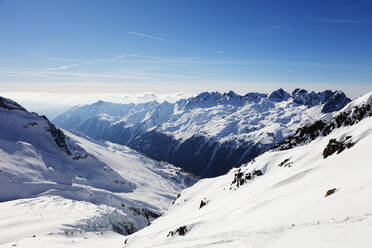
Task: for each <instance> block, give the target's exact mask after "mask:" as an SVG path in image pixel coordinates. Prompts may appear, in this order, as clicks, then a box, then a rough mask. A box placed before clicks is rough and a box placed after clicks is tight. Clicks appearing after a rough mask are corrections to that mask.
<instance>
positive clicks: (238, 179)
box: [230, 168, 263, 189]
mask: <svg viewBox="0 0 372 248" xmlns="http://www.w3.org/2000/svg"><path fill="white" fill-rule="evenodd" d="M262 175H263V172H262V171H261V170H253V171H252V172H248V171H245V172H244V173H243V172H242V171H241V168H240V169H239V170H238V172H237V173H235V174H234V179H233V181H232V182H231V187H230V189H233V188H234V187H233V186H236V188H239V187H240V186H242V185H243V184H245V183H246V182H247V181H249V180H253V179H254V177H256V176H262Z"/></svg>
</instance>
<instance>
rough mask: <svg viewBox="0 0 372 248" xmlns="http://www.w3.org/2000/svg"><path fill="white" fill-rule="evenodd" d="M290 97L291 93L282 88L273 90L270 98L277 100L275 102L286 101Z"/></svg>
mask: <svg viewBox="0 0 372 248" xmlns="http://www.w3.org/2000/svg"><path fill="white" fill-rule="evenodd" d="M290 97H291V95H290V94H289V93H288V92H286V91H285V90H283V89H282V88H280V89H278V90H275V91H273V92H272V93H271V94H270V95H269V99H270V100H271V101H275V102H281V101H286V100H288V99H289V98H290Z"/></svg>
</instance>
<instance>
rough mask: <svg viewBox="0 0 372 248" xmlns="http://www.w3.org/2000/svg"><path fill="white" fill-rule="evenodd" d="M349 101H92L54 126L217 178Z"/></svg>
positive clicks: (308, 96)
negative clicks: (143, 102)
mask: <svg viewBox="0 0 372 248" xmlns="http://www.w3.org/2000/svg"><path fill="white" fill-rule="evenodd" d="M349 102H350V99H349V98H347V97H346V96H345V94H344V93H342V92H340V91H336V92H332V91H329V90H327V91H324V92H319V93H315V92H313V91H312V92H308V91H306V90H303V89H296V90H294V91H293V92H292V94H289V93H287V92H285V91H284V90H283V89H279V90H276V91H274V92H272V93H271V94H269V95H267V94H260V93H248V94H246V95H244V96H240V95H237V94H235V93H234V92H232V91H230V92H228V93H224V94H220V93H218V92H212V93H208V92H204V93H201V94H199V95H197V96H195V97H191V98H188V99H182V100H179V101H178V102H176V103H174V104H170V103H168V102H163V103H157V102H148V103H145V104H137V105H134V104H114V103H108V102H102V101H99V102H96V103H94V104H92V105H86V106H82V107H75V108H72V109H71V110H69V111H67V112H66V113H64V114H62V115H60V116H58V117H57V118H56V119H55V120H54V121H55V123H56V124H57V125H59V126H60V127H62V128H65V129H73V130H78V131H81V132H83V133H84V134H86V135H88V136H90V137H93V138H95V139H102V140H109V141H111V142H115V143H119V144H123V145H127V146H129V147H131V148H133V149H135V150H138V151H141V152H143V153H145V154H147V155H149V156H150V157H152V158H155V159H157V160H164V161H168V162H170V163H172V164H175V165H178V166H181V167H182V168H184V169H186V170H188V171H191V172H193V173H195V174H197V175H200V176H203V177H210V176H217V175H222V174H224V173H226V172H227V171H228V170H230V169H231V168H232V167H234V166H235V167H236V166H238V165H241V164H243V163H246V162H248V161H250V160H251V159H252V158H254V157H256V156H257V155H259V154H262V153H263V152H265V151H267V150H268V149H270V148H271V147H272V146H273V145H276V144H278V143H279V142H281V141H282V140H283V139H284V138H285V137H288V136H290V135H292V134H293V133H294V132H295V131H296V129H297V128H299V127H301V126H303V125H305V124H308V123H311V122H313V121H314V120H315V119H317V118H318V117H319V116H320V115H322V114H324V113H331V112H333V111H337V110H340V109H341V108H342V107H344V106H345V105H346V104H347V103H349Z"/></svg>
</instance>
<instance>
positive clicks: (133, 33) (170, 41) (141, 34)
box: [128, 32, 185, 45]
mask: <svg viewBox="0 0 372 248" xmlns="http://www.w3.org/2000/svg"><path fill="white" fill-rule="evenodd" d="M128 34H131V35H135V36H139V37H143V38H147V39H152V40H158V41H163V42H167V43H173V44H178V45H185V43H182V42H178V41H174V40H168V39H164V38H160V37H156V36H152V35H148V34H143V33H136V32H128Z"/></svg>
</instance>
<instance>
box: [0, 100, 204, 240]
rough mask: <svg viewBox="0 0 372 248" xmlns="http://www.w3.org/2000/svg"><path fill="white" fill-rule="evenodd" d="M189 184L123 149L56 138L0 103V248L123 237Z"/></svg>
mask: <svg viewBox="0 0 372 248" xmlns="http://www.w3.org/2000/svg"><path fill="white" fill-rule="evenodd" d="M196 181H197V178H196V177H195V176H193V175H191V174H189V173H186V172H184V171H182V170H181V169H180V168H177V167H174V166H173V165H171V164H168V163H166V162H158V161H154V160H152V159H150V158H148V157H147V156H145V155H143V154H140V153H138V152H136V151H134V150H132V149H130V148H128V147H125V146H121V145H117V144H113V143H110V142H96V141H94V140H90V139H89V138H87V137H83V135H76V134H72V133H70V132H66V131H62V130H60V129H58V128H56V127H55V126H54V125H53V124H52V123H51V122H50V121H49V120H48V119H47V118H46V117H45V116H39V115H38V114H36V113H30V112H27V111H26V110H25V109H24V108H23V107H22V106H20V105H19V104H17V103H15V102H13V101H11V100H9V99H6V98H2V97H0V220H1V221H0V246H2V245H4V246H5V247H7V246H11V245H12V246H15V245H17V244H18V242H23V241H22V240H23V239H27V238H30V237H33V236H35V237H36V236H37V237H40V236H44V237H46V236H47V237H49V239H50V240H56V239H58V238H59V237H60V234H63V235H66V234H67V235H70V236H71V235H72V236H74V235H75V234H76V233H81V235H83V236H84V235H85V233H86V232H87V231H94V233H101V232H102V233H107V232H109V231H114V232H116V233H119V234H124V235H126V234H130V233H133V232H135V231H137V230H139V229H141V228H143V227H145V226H147V225H148V224H149V223H150V221H152V220H153V219H155V218H157V217H159V216H160V215H161V214H163V213H164V212H165V210H166V209H167V208H168V207H169V205H170V204H171V202H172V201H174V199H175V197H176V195H177V194H178V192H179V191H180V190H182V189H184V188H185V187H188V186H190V185H192V184H193V183H195V182H196ZM109 233H110V232H109ZM119 234H117V235H119ZM87 235H88V236H89V235H93V236H94V235H96V234H87ZM108 235H109V236H110V237H111V236H113V237H117V235H116V236H115V235H114V234H112V233H111V234H108ZM83 236H80V238H83ZM119 237H122V236H121V235H119ZM118 239H119V238H118ZM35 240H36V239H35ZM69 242H70V241H69ZM26 244H28V243H27V242H26ZM26 246H27V247H29V246H28V245H26ZM38 247H40V246H38Z"/></svg>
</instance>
